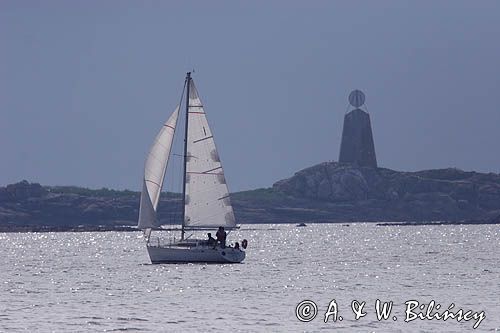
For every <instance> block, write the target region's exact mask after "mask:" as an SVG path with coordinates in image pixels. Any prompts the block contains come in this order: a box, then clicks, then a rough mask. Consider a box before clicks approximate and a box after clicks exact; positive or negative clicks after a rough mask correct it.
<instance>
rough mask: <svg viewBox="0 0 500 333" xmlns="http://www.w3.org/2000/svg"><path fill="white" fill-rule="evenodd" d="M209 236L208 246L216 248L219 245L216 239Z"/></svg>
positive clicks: (209, 234)
mask: <svg viewBox="0 0 500 333" xmlns="http://www.w3.org/2000/svg"><path fill="white" fill-rule="evenodd" d="M207 236H208V240H207V244H208V246H214V245H215V244H216V243H217V241H216V240H215V238H213V237H212V234H211V233H208V234H207Z"/></svg>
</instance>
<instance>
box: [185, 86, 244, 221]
mask: <svg viewBox="0 0 500 333" xmlns="http://www.w3.org/2000/svg"><path fill="white" fill-rule="evenodd" d="M189 82H190V87H189V88H190V92H189V108H188V111H189V113H188V118H189V121H188V135H187V163H186V198H185V199H186V202H185V207H184V209H185V217H184V226H185V227H187V228H189V227H218V226H223V227H235V226H236V221H235V218H234V213H233V207H232V206H231V201H230V199H229V191H228V189H227V185H226V179H225V177H224V170H223V169H222V164H221V162H220V159H219V154H218V153H217V148H216V147H215V141H214V138H213V135H212V132H211V130H210V127H209V126H208V122H207V118H206V115H205V111H204V109H203V105H202V104H201V100H200V97H199V96H198V91H197V90H196V87H195V85H194V82H193V80H190V81H189Z"/></svg>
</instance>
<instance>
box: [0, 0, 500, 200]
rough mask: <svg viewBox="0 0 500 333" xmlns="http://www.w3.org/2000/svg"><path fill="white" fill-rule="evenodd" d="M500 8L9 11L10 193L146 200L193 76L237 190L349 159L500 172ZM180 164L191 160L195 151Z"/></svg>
mask: <svg viewBox="0 0 500 333" xmlns="http://www.w3.org/2000/svg"><path fill="white" fill-rule="evenodd" d="M499 36H500V2H499V1H486V0H481V1H458V0H457V1H399V0H398V1H382V0H379V1H260V0H259V1H126V0H124V1H121V0H120V1H118V0H107V1H97V0H89V1H51V0H47V1H24V0H15V1H12V0H2V1H0V186H5V185H7V184H10V183H14V182H17V181H20V180H22V179H26V180H28V181H31V182H39V183H41V184H43V185H78V186H85V187H90V188H101V187H108V188H114V189H131V190H140V188H141V181H142V175H143V166H144V159H145V157H146V154H147V151H148V149H149V147H150V145H151V143H152V141H153V139H154V137H155V136H156V133H157V132H158V130H159V129H160V127H161V125H162V123H163V122H164V121H165V120H166V119H167V118H168V116H169V115H170V113H171V112H172V111H173V109H174V107H175V106H176V104H177V103H178V101H179V98H180V94H181V91H182V87H183V83H184V77H185V73H186V72H187V71H190V70H193V69H194V70H195V73H194V74H193V77H194V80H195V82H196V85H197V88H198V91H199V93H200V96H201V98H202V100H203V104H204V106H205V111H206V112H207V117H208V119H209V123H210V125H211V127H212V131H213V133H214V136H215V140H216V143H217V146H218V150H219V154H220V157H221V160H222V163H223V165H224V169H225V174H226V179H227V182H228V185H229V188H230V190H231V191H240V190H247V189H255V188H259V187H269V186H272V184H273V183H274V182H276V181H278V180H280V179H283V178H288V177H290V176H292V175H293V174H294V173H295V172H297V171H299V170H301V169H303V168H306V167H309V166H312V165H315V164H317V163H321V162H324V161H331V160H338V154H339V149H340V140H341V136H342V123H343V117H344V114H345V112H346V110H347V108H348V101H347V97H348V95H349V92H350V91H351V90H353V89H361V90H362V91H363V92H364V93H365V95H366V107H367V109H368V111H369V113H370V116H371V121H372V126H373V135H374V141H375V149H376V154H377V159H378V164H379V166H381V167H386V168H391V169H395V170H402V171H414V170H422V169H433V168H446V167H457V168H460V169H463V170H475V171H481V172H494V173H499V172H500V154H499V148H498V144H499V142H500V130H499V125H500V108H499V107H498V101H497V99H498V97H499V96H500V61H499V59H500V43H499V42H498V40H499ZM179 153H181V152H179Z"/></svg>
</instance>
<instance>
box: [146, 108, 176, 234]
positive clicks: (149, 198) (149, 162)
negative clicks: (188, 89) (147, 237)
mask: <svg viewBox="0 0 500 333" xmlns="http://www.w3.org/2000/svg"><path fill="white" fill-rule="evenodd" d="M178 116H179V106H177V108H176V109H175V111H174V112H173V113H172V115H171V116H170V118H168V120H167V121H166V122H165V124H163V127H162V129H161V130H160V132H159V133H158V135H157V136H156V139H155V141H154V143H153V146H152V147H151V149H150V150H149V154H148V157H147V159H146V164H145V166H144V179H143V185H142V193H141V205H140V208H139V223H138V228H139V229H146V228H152V227H155V226H158V223H157V218H156V208H157V206H158V201H159V199H160V192H161V188H162V186H163V180H164V178H165V171H166V169H167V164H168V158H169V155H170V149H171V148H172V141H173V138H174V132H175V126H176V124H177V117H178Z"/></svg>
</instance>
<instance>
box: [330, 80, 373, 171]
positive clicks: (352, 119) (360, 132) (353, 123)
mask: <svg viewBox="0 0 500 333" xmlns="http://www.w3.org/2000/svg"><path fill="white" fill-rule="evenodd" d="M349 103H350V104H351V105H352V106H353V107H355V109H354V110H352V111H349V112H348V113H346V115H345V117H344V128H343V130H342V143H341V145H340V156H339V162H340V163H350V164H353V165H357V166H364V167H373V168H376V167H377V157H376V155H375V145H374V143H373V134H372V125H371V122H370V115H369V114H368V112H366V111H364V110H362V109H360V107H361V106H362V105H363V104H364V103H365V95H364V94H363V92H361V91H360V90H354V91H352V92H351V93H350V95H349Z"/></svg>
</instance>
